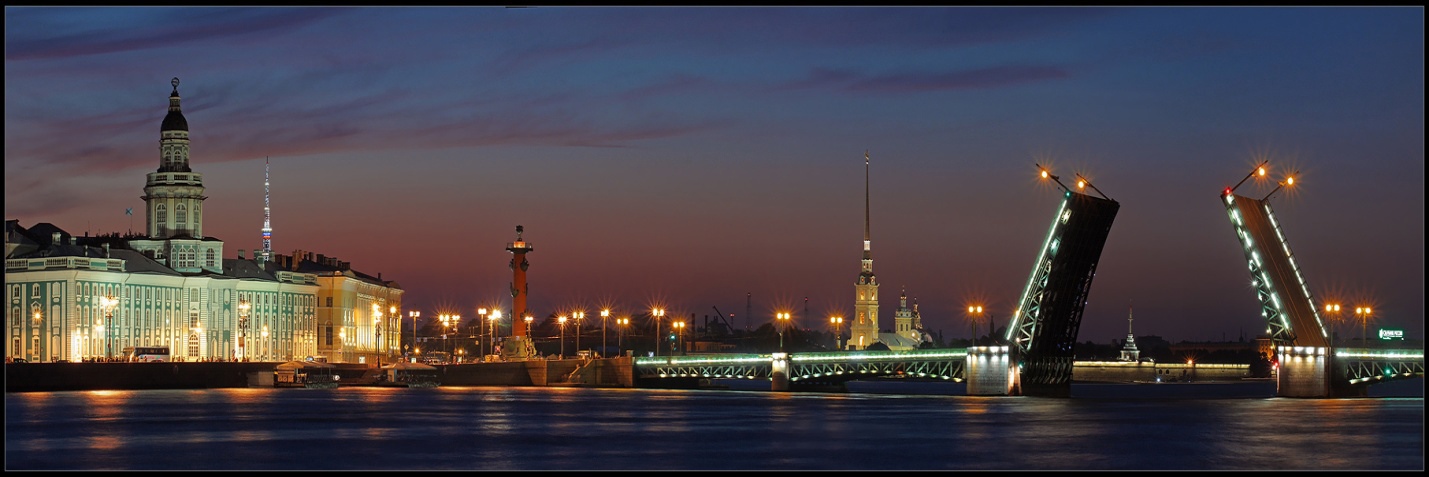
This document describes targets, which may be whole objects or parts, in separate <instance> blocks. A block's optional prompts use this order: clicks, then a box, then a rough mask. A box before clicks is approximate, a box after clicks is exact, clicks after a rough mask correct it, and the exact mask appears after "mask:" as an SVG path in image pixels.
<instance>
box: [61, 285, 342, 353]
mask: <svg viewBox="0 0 1429 477" xmlns="http://www.w3.org/2000/svg"><path fill="white" fill-rule="evenodd" d="M35 297H36V298H38V297H39V295H38V294H36V295H35ZM327 307H328V308H332V297H327ZM328 344H332V343H328Z"/></svg>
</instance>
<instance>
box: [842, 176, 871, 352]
mask: <svg viewBox="0 0 1429 477" xmlns="http://www.w3.org/2000/svg"><path fill="white" fill-rule="evenodd" d="M868 218H869V210H868V151H864V152H863V267H862V270H861V271H859V273H858V281H857V282H855V283H854V292H855V295H856V297H857V298H856V299H855V300H854V302H853V308H854V319H853V324H850V325H849V327H848V331H849V338H848V347H849V349H852V350H861V349H866V348H868V346H869V345H872V344H874V343H877V342H878V277H877V276H875V275H874V274H873V241H872V240H871V239H870V234H869V224H868Z"/></svg>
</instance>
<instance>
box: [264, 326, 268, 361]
mask: <svg viewBox="0 0 1429 477" xmlns="http://www.w3.org/2000/svg"><path fill="white" fill-rule="evenodd" d="M263 347H264V348H268V347H269V346H268V325H263ZM268 351H269V350H267V349H264V350H263V359H264V360H267V359H268Z"/></svg>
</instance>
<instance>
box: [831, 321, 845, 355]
mask: <svg viewBox="0 0 1429 477" xmlns="http://www.w3.org/2000/svg"><path fill="white" fill-rule="evenodd" d="M829 323H833V325H834V349H837V350H843V346H841V345H840V343H839V339H840V338H843V325H844V317H842V316H830V317H829Z"/></svg>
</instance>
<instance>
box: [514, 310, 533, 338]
mask: <svg viewBox="0 0 1429 477" xmlns="http://www.w3.org/2000/svg"><path fill="white" fill-rule="evenodd" d="M521 321H524V322H526V342H528V343H532V344H534V343H535V341H532V340H531V322H532V321H536V319H535V318H532V317H531V315H526V317H525V318H522V319H521ZM513 332H514V331H513Z"/></svg>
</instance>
